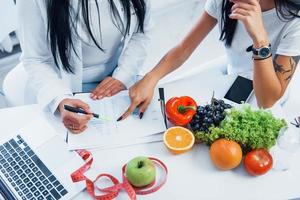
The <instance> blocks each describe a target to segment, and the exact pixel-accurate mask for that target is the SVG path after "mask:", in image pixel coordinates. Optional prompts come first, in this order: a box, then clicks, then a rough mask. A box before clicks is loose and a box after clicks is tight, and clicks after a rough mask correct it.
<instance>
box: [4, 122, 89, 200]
mask: <svg viewBox="0 0 300 200" xmlns="http://www.w3.org/2000/svg"><path fill="white" fill-rule="evenodd" d="M1 134H4V133H1ZM82 165H83V160H82V159H81V158H80V157H79V155H77V154H76V153H75V152H71V151H68V147H67V144H66V143H65V141H64V140H63V139H62V137H60V136H59V135H58V134H57V133H56V131H55V130H54V129H53V128H52V127H51V125H50V124H48V123H47V122H46V121H45V120H44V119H37V120H35V121H33V122H32V123H30V124H29V125H27V126H26V127H24V128H22V129H21V130H19V131H18V132H16V133H14V134H13V135H10V136H8V137H7V138H6V139H4V140H1V141H0V199H1V197H2V198H4V199H7V200H15V199H21V200H25V199H26V200H31V199H32V200H33V199H38V200H42V199H46V200H49V199H51V200H52V199H54V200H58V199H62V200H64V199H71V198H73V197H74V196H75V195H77V194H78V193H79V192H81V191H82V190H83V189H84V187H85V186H84V184H83V183H73V182H72V179H71V176H70V175H71V173H72V172H73V171H75V170H76V169H78V168H79V167H80V166H82Z"/></svg>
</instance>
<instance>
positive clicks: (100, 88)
mask: <svg viewBox="0 0 300 200" xmlns="http://www.w3.org/2000/svg"><path fill="white" fill-rule="evenodd" d="M115 83H116V80H114V79H111V80H110V81H109V82H107V83H106V84H104V85H101V86H100V85H99V86H97V87H96V89H95V91H93V94H94V95H95V96H94V99H102V98H103V97H104V93H105V92H106V90H107V89H109V88H110V87H111V86H112V85H113V84H115Z"/></svg>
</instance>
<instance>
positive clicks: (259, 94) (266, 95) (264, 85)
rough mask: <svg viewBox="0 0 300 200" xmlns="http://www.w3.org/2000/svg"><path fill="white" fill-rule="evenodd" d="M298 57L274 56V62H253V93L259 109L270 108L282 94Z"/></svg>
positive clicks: (270, 60) (294, 68) (294, 69)
mask: <svg viewBox="0 0 300 200" xmlns="http://www.w3.org/2000/svg"><path fill="white" fill-rule="evenodd" d="M299 58H300V56H284V55H275V57H274V61H273V62H272V59H271V58H270V59H267V60H264V61H254V82H253V86H254V91H255V95H256V98H257V103H258V106H259V107H263V108H269V107H272V106H273V105H274V104H275V103H276V102H277V101H278V100H279V99H280V98H281V97H282V96H283V94H284V92H285V91H286V88H287V86H288V84H289V82H290V81H291V79H292V77H293V75H294V73H295V71H296V67H297V64H298V62H299Z"/></svg>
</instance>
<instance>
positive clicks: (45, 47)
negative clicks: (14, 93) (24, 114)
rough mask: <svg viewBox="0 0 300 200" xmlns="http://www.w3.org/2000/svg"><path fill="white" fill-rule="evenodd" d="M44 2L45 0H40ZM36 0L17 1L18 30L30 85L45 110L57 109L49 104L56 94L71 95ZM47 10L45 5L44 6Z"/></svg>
mask: <svg viewBox="0 0 300 200" xmlns="http://www.w3.org/2000/svg"><path fill="white" fill-rule="evenodd" d="M40 2H42V1H40ZM41 9H42V8H41V7H39V5H38V3H37V2H36V1H35V0H27V1H17V13H18V30H19V39H20V43H21V48H22V55H21V62H22V63H23V65H24V68H25V70H26V72H27V74H28V81H29V84H30V85H32V86H33V88H34V89H35V94H33V95H35V96H36V100H37V102H38V103H39V104H40V105H41V106H42V108H43V109H50V110H51V111H52V112H54V111H55V110H56V108H54V107H51V106H50V103H51V102H52V101H53V100H54V99H55V98H57V97H59V96H63V95H72V92H71V90H70V89H69V87H68V86H67V84H66V83H64V82H63V81H62V79H61V78H60V77H59V71H58V70H57V68H56V66H55V65H54V62H53V56H52V54H51V51H50V48H49V43H48V40H47V22H46V21H45V19H43V15H42V12H46V10H41ZM44 9H46V7H45V8H44Z"/></svg>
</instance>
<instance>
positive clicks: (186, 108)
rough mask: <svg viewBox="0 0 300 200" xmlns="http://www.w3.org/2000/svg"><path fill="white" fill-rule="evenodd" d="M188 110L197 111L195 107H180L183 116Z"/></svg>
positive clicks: (179, 110)
mask: <svg viewBox="0 0 300 200" xmlns="http://www.w3.org/2000/svg"><path fill="white" fill-rule="evenodd" d="M188 110H196V108H195V106H182V105H180V106H178V112H180V113H181V114H184V113H186V111H188Z"/></svg>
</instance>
